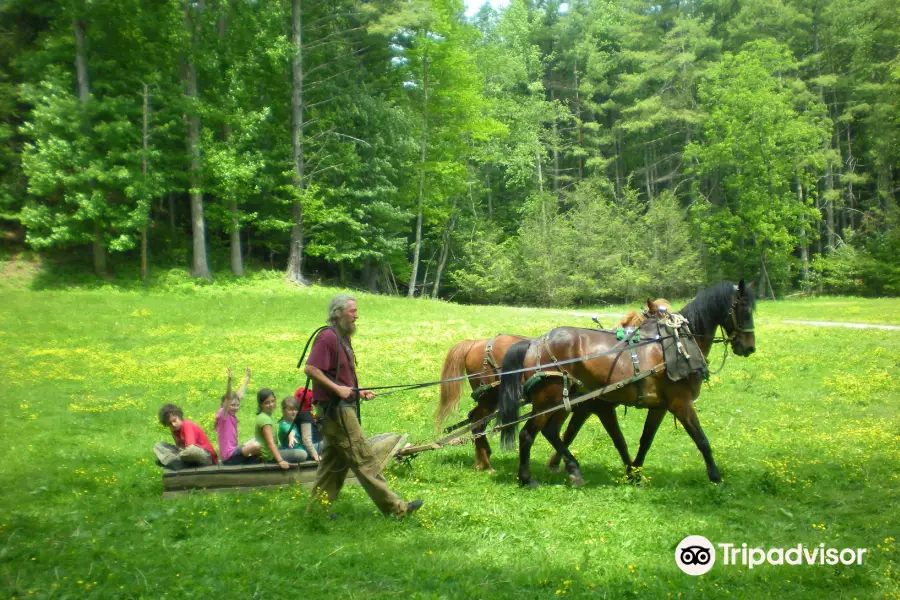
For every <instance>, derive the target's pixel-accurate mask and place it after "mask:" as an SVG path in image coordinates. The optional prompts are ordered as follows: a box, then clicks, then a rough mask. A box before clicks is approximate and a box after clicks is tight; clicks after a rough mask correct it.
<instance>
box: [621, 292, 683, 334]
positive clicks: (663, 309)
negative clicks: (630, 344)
mask: <svg viewBox="0 0 900 600" xmlns="http://www.w3.org/2000/svg"><path fill="white" fill-rule="evenodd" d="M669 312H672V303H671V302H669V301H668V300H666V299H665V298H657V299H656V300H650V299H649V298H647V308H646V309H645V310H640V311H637V310H632V311H630V312H628V313H626V314H625V316H624V317H622V319H621V320H620V321H619V322H618V323H617V324H616V327H640V326H641V323H643V322H644V321H646V320H647V319H659V318H661V317H664V316H665V315H666V314H667V313H669Z"/></svg>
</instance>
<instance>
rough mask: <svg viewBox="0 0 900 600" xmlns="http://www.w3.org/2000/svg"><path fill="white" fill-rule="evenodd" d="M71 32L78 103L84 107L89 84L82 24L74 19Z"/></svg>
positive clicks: (88, 92)
mask: <svg viewBox="0 0 900 600" xmlns="http://www.w3.org/2000/svg"><path fill="white" fill-rule="evenodd" d="M72 30H73V32H74V33H75V73H76V77H77V80H78V101H79V102H81V104H82V106H85V105H87V103H88V99H89V97H90V93H91V84H90V81H89V79H88V68H87V49H86V43H85V38H84V23H83V22H82V21H81V20H80V19H78V18H76V19H75V20H74V21H73V22H72Z"/></svg>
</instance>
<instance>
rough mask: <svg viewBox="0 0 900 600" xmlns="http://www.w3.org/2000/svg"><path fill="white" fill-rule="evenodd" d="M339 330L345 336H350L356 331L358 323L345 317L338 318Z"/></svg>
mask: <svg viewBox="0 0 900 600" xmlns="http://www.w3.org/2000/svg"><path fill="white" fill-rule="evenodd" d="M336 325H337V330H338V333H340V334H341V335H342V336H344V337H350V336H351V335H353V334H354V333H356V323H353V322H352V321H347V320H345V319H338V320H337V323H336Z"/></svg>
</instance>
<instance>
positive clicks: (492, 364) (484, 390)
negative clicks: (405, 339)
mask: <svg viewBox="0 0 900 600" xmlns="http://www.w3.org/2000/svg"><path fill="white" fill-rule="evenodd" d="M530 339H531V338H528V337H524V336H521V335H507V334H500V335H496V336H494V337H492V338H490V339H487V340H463V341H461V342H459V343H458V344H456V345H455V346H453V347H452V348H450V351H449V352H448V353H447V358H445V359H444V367H443V369H441V379H442V380H446V379H454V378H456V377H460V376H462V375H468V376H469V377H470V378H469V383H470V384H471V386H472V391H473V392H476V391H477V390H479V389H481V391H480V392H479V393H478V394H477V396H478V397H477V403H476V405H475V408H473V409H472V410H471V411H470V412H469V420H470V421H472V422H475V421H478V420H480V419H482V418H484V417H486V416H488V415H489V414H491V413H492V412H494V410H496V408H497V399H498V398H499V396H498V395H497V390H498V388H499V383H500V365H502V364H503V359H504V357H505V356H506V352H507V350H509V348H510V346H512V345H513V344H515V343H517V342H521V341H526V340H530ZM473 376H474V377H473ZM482 386H490V387H482ZM461 388H462V381H451V382H448V383H442V384H441V400H440V403H439V404H438V407H437V410H436V411H435V414H434V421H435V428H436V429H440V427H441V425H442V424H443V422H444V421H445V420H447V417H449V416H450V414H451V413H453V412H454V411H455V410H456V408H457V407H458V406H459V396H460V392H461ZM486 425H487V423H484V424H482V425H480V426H478V427H476V428H475V429H473V430H472V432H473V433H475V434H478V433H481V432H483V431H484V428H485V426H486ZM490 456H491V446H490V444H489V443H488V440H487V437H484V436H479V437H477V438H476V439H475V469H476V470H478V471H493V470H494V469H493V467H491V460H490Z"/></svg>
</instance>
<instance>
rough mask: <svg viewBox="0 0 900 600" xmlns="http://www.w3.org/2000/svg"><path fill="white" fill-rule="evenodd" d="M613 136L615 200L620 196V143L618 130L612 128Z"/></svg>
mask: <svg viewBox="0 0 900 600" xmlns="http://www.w3.org/2000/svg"><path fill="white" fill-rule="evenodd" d="M613 137H614V138H615V143H616V200H618V199H620V198H621V197H622V164H621V156H622V143H621V141H620V140H619V132H618V131H615V130H613Z"/></svg>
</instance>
